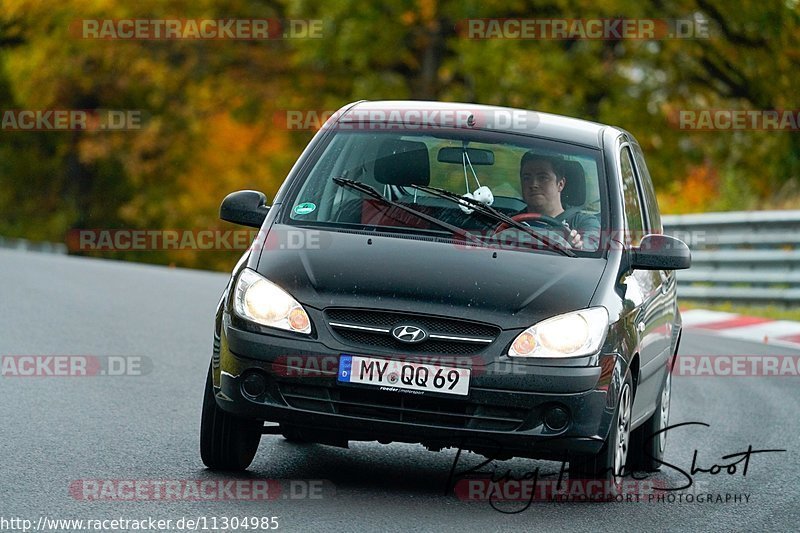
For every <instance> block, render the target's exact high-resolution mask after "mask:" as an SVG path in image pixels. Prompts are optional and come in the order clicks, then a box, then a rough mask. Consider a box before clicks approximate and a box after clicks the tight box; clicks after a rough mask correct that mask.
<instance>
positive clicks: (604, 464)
mask: <svg viewBox="0 0 800 533" xmlns="http://www.w3.org/2000/svg"><path fill="white" fill-rule="evenodd" d="M632 405H633V380H632V379H631V375H630V373H626V374H625V380H624V381H623V383H622V387H621V388H620V393H619V398H618V401H617V408H616V409H615V410H614V417H613V419H612V420H613V423H612V425H611V429H610V431H609V432H608V438H607V439H606V442H605V443H604V444H603V447H602V448H601V449H600V451H599V452H597V454H596V455H590V456H576V457H573V458H571V459H570V462H569V473H570V479H571V480H575V479H583V480H599V481H602V482H603V484H602V487H603V491H604V492H603V494H602V496H616V495H617V494H619V493H620V492H621V485H622V480H623V477H624V475H625V473H626V472H627V470H626V464H627V459H628V451H629V449H630V437H631V432H630V429H631V407H632ZM593 496H594V497H599V496H601V494H594V493H593Z"/></svg>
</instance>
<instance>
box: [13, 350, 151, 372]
mask: <svg viewBox="0 0 800 533" xmlns="http://www.w3.org/2000/svg"><path fill="white" fill-rule="evenodd" d="M152 371H153V361H152V360H151V359H150V358H149V357H147V356H144V355H103V356H101V355H3V356H0V377H4V378H6V377H17V378H24V377H47V378H53V377H56V378H67V377H69V378H76V377H77V378H86V377H101V376H110V377H115V376H116V377H123V376H146V375H147V374H150V373H151V372H152Z"/></svg>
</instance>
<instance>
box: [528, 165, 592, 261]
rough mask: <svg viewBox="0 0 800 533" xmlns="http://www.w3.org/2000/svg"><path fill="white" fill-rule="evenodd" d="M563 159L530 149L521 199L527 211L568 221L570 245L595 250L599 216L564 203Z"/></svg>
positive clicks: (564, 178) (565, 180)
mask: <svg viewBox="0 0 800 533" xmlns="http://www.w3.org/2000/svg"><path fill="white" fill-rule="evenodd" d="M563 163H564V160H563V159H561V158H559V157H557V156H546V155H542V154H537V153H535V152H527V153H526V154H525V155H524V156H522V161H521V163H520V171H519V177H520V185H521V187H522V198H523V199H524V200H525V203H526V204H528V211H530V212H532V213H540V214H542V215H547V216H550V217H553V218H555V219H556V220H558V221H560V222H566V224H567V227H568V228H569V238H568V239H567V240H568V242H569V243H570V245H571V246H572V247H573V248H575V249H586V250H596V249H597V246H598V242H599V237H600V221H599V220H598V218H597V217H596V216H595V215H593V214H591V213H587V212H585V211H581V210H580V209H579V208H577V206H576V208H570V209H567V210H565V209H564V207H563V206H562V204H561V191H562V190H564V186H565V185H566V183H567V178H566V174H565V173H564V165H563Z"/></svg>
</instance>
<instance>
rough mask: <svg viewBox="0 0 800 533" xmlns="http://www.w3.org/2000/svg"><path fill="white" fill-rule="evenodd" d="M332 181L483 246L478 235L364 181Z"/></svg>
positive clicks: (346, 179) (340, 179) (344, 179)
mask: <svg viewBox="0 0 800 533" xmlns="http://www.w3.org/2000/svg"><path fill="white" fill-rule="evenodd" d="M333 182H334V183H335V184H336V185H339V186H341V187H349V188H351V189H353V190H356V191H359V192H362V193H364V194H366V195H367V196H370V197H372V198H375V199H376V200H378V201H380V202H382V203H383V204H385V205H390V206H392V207H396V208H397V209H400V210H402V211H405V212H406V213H411V214H412V215H414V216H415V217H418V218H421V219H422V220H426V221H428V222H430V223H431V224H434V225H436V226H439V227H440V228H444V229H446V230H448V231H450V232H451V233H453V234H454V235H458V236H459V237H463V238H465V239H469V240H471V241H473V242H474V243H477V244H479V245H481V246H485V243H484V242H483V241H482V240H480V239H479V238H478V237H476V236H474V235H472V234H471V233H469V232H468V231H466V230H464V229H462V228H459V227H458V226H454V225H452V224H449V223H447V222H445V221H444V220H439V219H438V218H436V217H432V216H430V215H427V214H425V213H422V212H420V211H417V210H416V209H412V208H411V207H408V206H405V205H403V204H401V203H398V202H395V201H393V200H389V199H388V198H386V197H385V196H384V195H382V194H381V193H379V192H378V191H377V190H375V188H374V187H372V186H371V185H367V184H366V183H362V182H360V181H355V180H351V179H348V178H339V177H336V178H333Z"/></svg>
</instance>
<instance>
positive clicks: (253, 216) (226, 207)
mask: <svg viewBox="0 0 800 533" xmlns="http://www.w3.org/2000/svg"><path fill="white" fill-rule="evenodd" d="M268 212H269V206H268V205H267V197H266V195H265V194H264V193H263V192H258V191H236V192H232V193H230V194H229V195H228V196H226V197H225V199H224V200H222V205H220V206H219V218H221V219H222V220H225V221H227V222H233V223H234V224H241V225H242V226H250V227H252V228H260V227H261V224H263V223H264V219H265V218H267V213H268Z"/></svg>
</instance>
